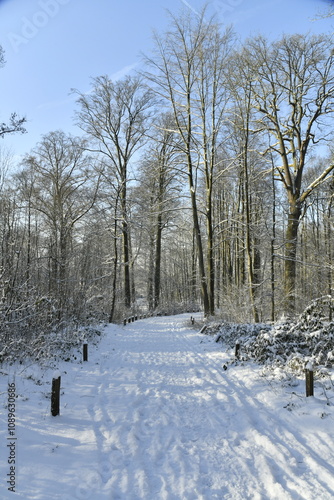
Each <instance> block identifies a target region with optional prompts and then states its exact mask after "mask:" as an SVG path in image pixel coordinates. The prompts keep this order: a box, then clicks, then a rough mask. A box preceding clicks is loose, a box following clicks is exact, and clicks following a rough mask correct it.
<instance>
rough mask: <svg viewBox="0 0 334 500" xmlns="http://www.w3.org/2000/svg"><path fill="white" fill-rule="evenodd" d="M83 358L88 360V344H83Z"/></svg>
mask: <svg viewBox="0 0 334 500" xmlns="http://www.w3.org/2000/svg"><path fill="white" fill-rule="evenodd" d="M83 360H84V361H88V344H84V345H83Z"/></svg>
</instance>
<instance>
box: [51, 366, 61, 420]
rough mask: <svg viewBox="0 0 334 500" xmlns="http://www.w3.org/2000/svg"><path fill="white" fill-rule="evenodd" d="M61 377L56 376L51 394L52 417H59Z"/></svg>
mask: <svg viewBox="0 0 334 500" xmlns="http://www.w3.org/2000/svg"><path fill="white" fill-rule="evenodd" d="M60 378H61V377H60V375H58V374H56V375H54V376H53V379H52V392H51V415H52V416H53V417H56V416H57V415H59V406H60V404H59V402H60Z"/></svg>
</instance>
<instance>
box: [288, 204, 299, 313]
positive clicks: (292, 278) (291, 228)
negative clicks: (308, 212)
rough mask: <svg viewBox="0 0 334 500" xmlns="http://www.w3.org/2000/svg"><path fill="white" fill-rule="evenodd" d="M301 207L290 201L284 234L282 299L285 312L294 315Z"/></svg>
mask: <svg viewBox="0 0 334 500" xmlns="http://www.w3.org/2000/svg"><path fill="white" fill-rule="evenodd" d="M300 216H301V206H300V203H299V202H298V200H296V199H293V200H291V201H290V209H289V215H288V225H287V228H286V233H285V263H284V297H285V312H286V313H287V314H288V315H292V316H293V315H294V313H295V308H296V256H297V237H298V227H299V222H300Z"/></svg>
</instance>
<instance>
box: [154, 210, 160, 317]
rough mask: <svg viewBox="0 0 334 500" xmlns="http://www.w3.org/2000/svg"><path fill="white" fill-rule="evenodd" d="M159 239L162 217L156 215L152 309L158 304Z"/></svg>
mask: <svg viewBox="0 0 334 500" xmlns="http://www.w3.org/2000/svg"><path fill="white" fill-rule="evenodd" d="M161 239H162V216H161V213H159V214H158V221H157V238H156V244H155V266H154V309H156V308H157V307H158V306H159V302H160V275H161Z"/></svg>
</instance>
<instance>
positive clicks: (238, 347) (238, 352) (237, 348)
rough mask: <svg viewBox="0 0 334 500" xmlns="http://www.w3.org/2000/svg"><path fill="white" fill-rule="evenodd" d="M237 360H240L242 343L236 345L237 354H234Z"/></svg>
mask: <svg viewBox="0 0 334 500" xmlns="http://www.w3.org/2000/svg"><path fill="white" fill-rule="evenodd" d="M234 356H235V359H239V358H240V342H237V343H236V344H235V353H234Z"/></svg>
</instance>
